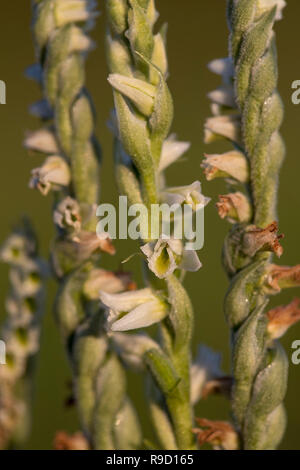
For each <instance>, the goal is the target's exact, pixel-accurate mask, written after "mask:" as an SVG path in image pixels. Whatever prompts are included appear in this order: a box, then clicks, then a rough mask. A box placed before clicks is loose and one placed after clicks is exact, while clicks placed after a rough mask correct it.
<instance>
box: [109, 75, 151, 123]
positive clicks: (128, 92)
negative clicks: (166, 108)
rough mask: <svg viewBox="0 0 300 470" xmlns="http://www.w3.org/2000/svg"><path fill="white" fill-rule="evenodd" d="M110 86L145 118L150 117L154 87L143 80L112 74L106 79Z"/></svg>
mask: <svg viewBox="0 0 300 470" xmlns="http://www.w3.org/2000/svg"><path fill="white" fill-rule="evenodd" d="M108 82H109V83H110V85H111V86H112V87H113V88H114V89H115V90H117V91H119V92H120V93H122V94H123V95H124V96H126V97H127V98H129V99H130V100H131V101H132V102H133V104H134V105H135V106H136V108H137V109H138V110H139V111H140V112H141V113H142V114H144V115H145V116H146V117H149V116H151V114H152V112H153V107H154V99H155V96H156V87H155V86H153V85H151V84H150V83H147V82H145V81H144V80H139V79H137V78H131V77H126V76H125V75H120V74H118V73H112V74H110V75H109V77H108Z"/></svg>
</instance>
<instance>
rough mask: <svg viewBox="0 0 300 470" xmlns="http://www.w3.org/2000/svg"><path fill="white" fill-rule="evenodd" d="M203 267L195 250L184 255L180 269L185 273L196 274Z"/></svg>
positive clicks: (186, 251)
mask: <svg viewBox="0 0 300 470" xmlns="http://www.w3.org/2000/svg"><path fill="white" fill-rule="evenodd" d="M201 267H202V264H201V262H200V260H199V258H198V255H197V253H196V251H194V250H185V251H184V254H183V259H182V262H181V264H180V268H181V269H184V270H185V271H191V272H195V271H198V270H199V269H200V268H201Z"/></svg>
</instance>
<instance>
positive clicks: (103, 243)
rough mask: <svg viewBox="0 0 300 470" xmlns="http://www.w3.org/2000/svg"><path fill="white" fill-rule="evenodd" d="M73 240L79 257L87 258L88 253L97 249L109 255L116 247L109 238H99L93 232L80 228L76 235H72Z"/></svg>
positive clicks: (112, 253) (114, 251)
mask: <svg viewBox="0 0 300 470" xmlns="http://www.w3.org/2000/svg"><path fill="white" fill-rule="evenodd" d="M73 242H74V246H75V247H77V248H78V251H79V258H80V259H87V258H89V257H90V255H91V254H92V253H94V252H95V251H97V250H101V251H104V252H105V253H109V254H110V255H114V254H115V253H116V249H115V247H114V246H113V244H112V241H111V239H110V238H108V237H105V238H104V237H103V238H101V237H99V236H98V235H97V234H96V233H94V232H87V231H84V230H82V231H81V232H79V234H78V235H76V236H75V237H73Z"/></svg>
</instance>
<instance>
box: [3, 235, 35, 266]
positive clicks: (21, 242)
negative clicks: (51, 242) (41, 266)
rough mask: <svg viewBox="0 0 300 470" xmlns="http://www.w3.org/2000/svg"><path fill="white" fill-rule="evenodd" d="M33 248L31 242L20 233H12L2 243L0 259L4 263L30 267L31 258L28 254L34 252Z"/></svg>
mask: <svg viewBox="0 0 300 470" xmlns="http://www.w3.org/2000/svg"><path fill="white" fill-rule="evenodd" d="M34 248H35V247H34V243H33V242H32V243H31V242H30V241H29V240H28V239H27V238H25V237H24V236H22V235H19V234H17V233H13V234H12V235H11V236H10V237H8V239H7V240H6V241H5V242H4V243H3V245H2V247H1V250H0V259H1V261H2V262H4V263H8V264H12V265H15V266H22V267H23V268H27V267H28V268H29V269H30V267H31V266H32V260H31V259H30V258H29V256H30V254H33V253H34Z"/></svg>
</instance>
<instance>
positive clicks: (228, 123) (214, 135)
mask: <svg viewBox="0 0 300 470" xmlns="http://www.w3.org/2000/svg"><path fill="white" fill-rule="evenodd" d="M219 139H229V140H231V141H232V142H235V143H237V144H240V143H241V122H240V116H239V115H229V116H214V117H211V118H208V119H207V120H206V121H205V125H204V142H205V144H210V143H212V142H215V141H216V140H219Z"/></svg>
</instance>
